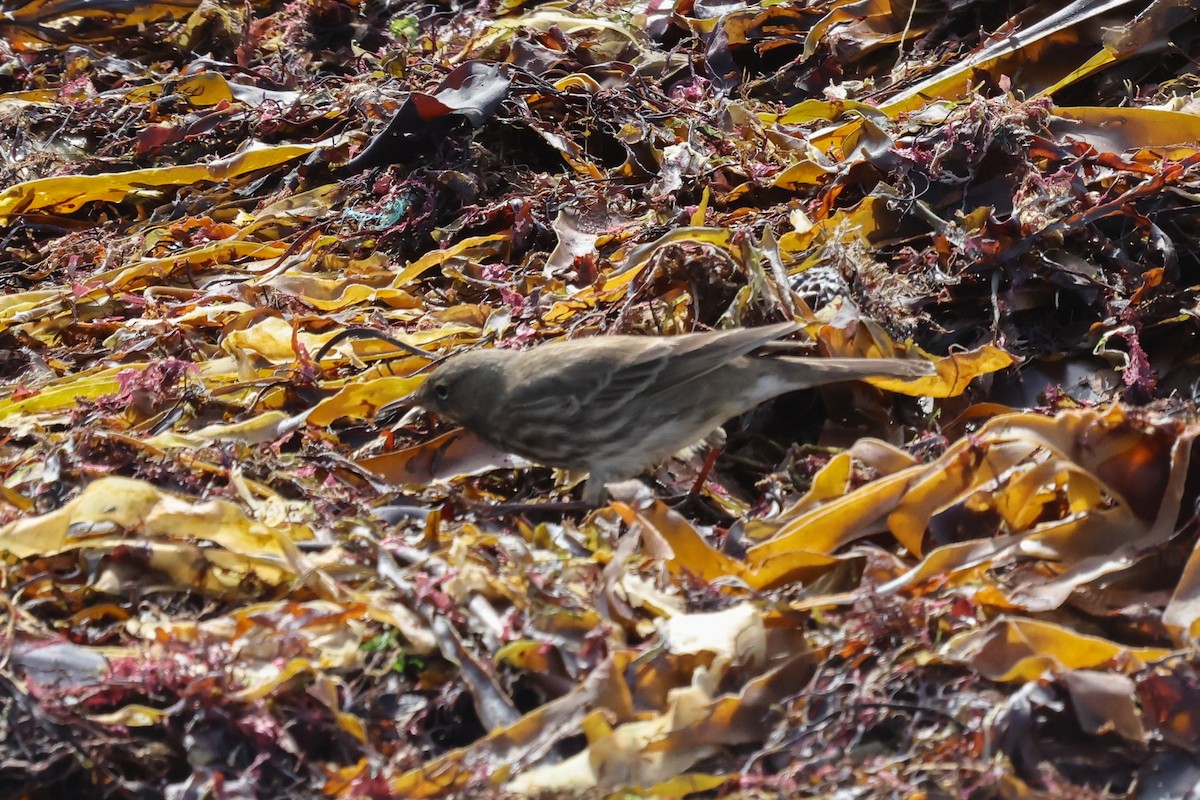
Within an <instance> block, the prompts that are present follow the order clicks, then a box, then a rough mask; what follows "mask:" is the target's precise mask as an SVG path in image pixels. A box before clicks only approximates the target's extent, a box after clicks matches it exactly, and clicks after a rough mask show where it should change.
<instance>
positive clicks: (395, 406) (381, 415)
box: [375, 392, 421, 427]
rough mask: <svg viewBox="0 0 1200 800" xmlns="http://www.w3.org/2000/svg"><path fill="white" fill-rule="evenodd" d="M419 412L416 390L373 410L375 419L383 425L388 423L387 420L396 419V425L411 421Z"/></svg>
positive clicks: (419, 401) (419, 402) (419, 405)
mask: <svg viewBox="0 0 1200 800" xmlns="http://www.w3.org/2000/svg"><path fill="white" fill-rule="evenodd" d="M420 413H421V399H420V397H418V396H417V393H416V392H413V393H412V394H409V395H406V396H405V397H401V398H400V399H399V400H393V401H392V402H390V403H388V404H387V405H385V406H383V407H382V408H380V409H379V410H378V411H376V412H375V419H376V420H378V421H379V422H381V423H382V424H384V425H390V424H391V423H390V422H389V420H393V419H396V420H398V421H397V422H396V423H395V426H396V427H399V426H400V425H404V424H407V423H408V422H411V421H412V420H413V419H414V418H415V417H416V416H417V415H418V414H420Z"/></svg>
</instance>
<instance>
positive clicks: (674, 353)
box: [654, 322, 800, 393]
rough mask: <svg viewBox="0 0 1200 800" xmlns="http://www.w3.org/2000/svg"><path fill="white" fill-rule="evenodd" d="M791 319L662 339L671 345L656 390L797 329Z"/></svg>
mask: <svg viewBox="0 0 1200 800" xmlns="http://www.w3.org/2000/svg"><path fill="white" fill-rule="evenodd" d="M799 329H800V326H799V325H797V324H796V323H794V322H781V323H778V324H776V325H763V326H761V327H758V328H739V329H736V330H731V331H714V332H712V333H690V334H686V335H684V336H677V337H673V338H672V339H670V340H667V341H666V342H664V344H665V345H667V346H668V347H670V353H669V357H668V359H667V363H666V365H665V367H664V368H663V369H662V370H661V371H660V372H659V373H658V375H657V381H658V385H657V386H656V387H655V390H654V391H655V393H658V392H663V391H666V390H668V389H671V388H672V387H675V386H679V385H681V384H684V383H687V382H688V381H694V380H696V379H697V378H699V377H702V376H704V375H707V374H708V373H710V372H712V371H713V370H715V369H718V368H720V367H722V366H724V365H725V364H728V363H729V362H730V361H732V360H733V359H735V358H738V357H739V356H744V355H746V354H747V353H750V352H753V351H754V350H757V349H758V348H759V347H762V346H763V345H764V344H767V343H768V342H773V341H775V340H776V339H779V338H781V337H783V336H787V335H788V334H789V333H794V332H795V331H797V330H799Z"/></svg>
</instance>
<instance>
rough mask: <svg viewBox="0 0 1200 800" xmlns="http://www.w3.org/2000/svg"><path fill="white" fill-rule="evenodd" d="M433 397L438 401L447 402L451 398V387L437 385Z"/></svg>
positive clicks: (434, 387)
mask: <svg viewBox="0 0 1200 800" xmlns="http://www.w3.org/2000/svg"><path fill="white" fill-rule="evenodd" d="M433 396H434V397H436V398H437V399H438V400H445V399H446V398H448V397H449V396H450V387H449V386H447V385H446V384H444V383H436V384H434V386H433Z"/></svg>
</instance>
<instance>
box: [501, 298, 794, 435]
mask: <svg viewBox="0 0 1200 800" xmlns="http://www.w3.org/2000/svg"><path fill="white" fill-rule="evenodd" d="M799 327H800V326H799V325H797V324H795V323H793V322H787V323H780V324H778V325H765V326H762V327H759V328H744V329H739V330H732V331H715V332H712V333H688V334H683V335H681V336H667V337H635V336H607V337H596V338H595V339H594V340H593V339H588V340H583V341H586V342H587V343H588V347H587V348H586V349H581V348H579V347H576V348H575V353H574V357H573V358H572V359H570V360H563V359H562V358H561V350H560V351H558V352H557V353H556V352H555V349H556V348H555V347H554V345H546V346H544V347H541V348H537V349H535V350H532V351H529V355H530V356H534V354H537V357H531V358H529V359H527V360H525V361H524V363H523V364H522V377H521V379H520V380H517V381H514V384H515V385H516V386H519V387H520V388H517V389H514V390H512V393H511V394H510V395H509V397H508V401H507V402H506V404H505V405H506V406H507V408H508V409H510V410H520V411H522V412H525V411H536V412H538V413H547V414H553V415H554V416H555V418H556V419H562V420H566V419H571V418H572V417H573V416H574V415H575V414H576V413H578V412H579V410H580V409H582V408H584V407H587V406H592V405H596V406H599V407H603V408H615V407H619V406H622V405H624V404H625V403H627V402H629V401H630V400H631V399H633V398H635V397H645V396H653V395H655V394H658V393H660V392H663V391H666V390H668V389H670V388H672V387H675V386H679V385H680V384H683V383H686V382H688V381H691V380H695V379H696V378H699V377H701V376H702V375H706V374H707V373H709V372H712V371H713V370H715V369H717V368H719V367H720V366H722V365H723V364H726V363H728V362H729V361H730V360H732V359H734V358H737V357H738V356H742V355H745V354H746V353H749V352H751V351H752V350H754V349H755V348H757V347H760V346H762V345H763V344H764V343H766V342H770V341H774V340H775V339H778V338H780V337H781V336H786V335H787V334H789V333H792V332H793V331H795V330H797V329H798V328H799ZM583 341H580V342H578V344H583ZM552 354H553V355H552ZM552 358H553V361H551V359H552Z"/></svg>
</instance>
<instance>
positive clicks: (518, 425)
mask: <svg viewBox="0 0 1200 800" xmlns="http://www.w3.org/2000/svg"><path fill="white" fill-rule="evenodd" d="M799 327H800V326H799V325H797V324H795V323H791V322H788V323H781V324H778V325H766V326H764V327H760V328H742V329H738V330H730V331H714V332H712V333H689V334H683V335H680V336H596V337H593V338H588V339H577V340H573V341H562V342H550V343H548V344H544V345H541V346H539V347H534V348H531V349H529V350H524V351H517V350H494V349H489V350H474V351H470V352H466V353H461V354H459V355H456V356H452V357H451V358H449V359H447V360H446V361H445V362H444V363H442V364H441V365H439V366H438V367H436V368H435V369H434V370H433V371H432V372H431V373H430V374H429V377H428V378H426V380H425V382H424V383H423V384H422V385H421V387H420V388H419V389H418V390H417V392H416V394H415V396H414V401H415V402H416V403H417V404H419V405H421V406H423V407H424V408H426V409H428V410H429V411H432V412H434V413H435V414H438V415H440V416H444V417H447V418H448V419H450V420H452V421H453V422H456V423H458V424H460V425H462V426H463V427H464V428H466V429H467V430H469V431H470V432H471V433H473V434H475V435H476V436H478V437H479V438H480V439H483V440H484V441H486V442H489V443H491V444H494V445H497V446H498V447H501V448H503V449H505V450H508V451H509V452H511V453H516V454H517V455H519V456H523V457H525V458H528V459H530V460H532V461H537V462H539V463H541V464H545V465H547V466H551V467H562V468H565V469H571V470H580V471H585V472H587V473H588V474H589V478H588V483H587V487H586V489H585V490H584V495H583V499H584V501H585V502H587V503H589V504H592V505H599V504H600V503H601V502H602V501H603V499H604V496H605V484H607V483H611V482H614V481H619V480H627V479H629V478H632V477H635V476H636V475H638V474H639V473H641V472H643V471H644V470H645V469H647V468H648V467H650V466H653V465H654V464H656V463H658V462H660V461H662V460H664V459H665V458H667V457H668V456H670V455H671V454H673V453H676V452H678V451H679V450H681V449H683V448H684V447H687V446H688V445H691V444H694V443H696V442H698V441H700V440H701V439H703V438H704V437H705V436H707V435H708V434H709V433H711V432H712V431H713V430H714V429H715V428H717V427H718V426H719V425H720V424H721V423H723V422H725V421H726V420H728V419H730V418H731V417H735V416H737V415H738V414H742V413H744V412H746V411H749V410H750V409H752V408H754V407H755V406H757V405H758V404H760V403H762V402H765V401H767V400H770V399H771V398H772V397H776V396H777V395H781V394H784V393H785V392H791V391H795V390H797V389H807V388H810V387H813V386H820V385H822V384H826V383H836V382H838V381H847V380H857V379H859V378H869V377H894V378H918V377H922V376H925V375H932V374H933V373H934V368H933V365H932V364H931V363H930V362H928V361H915V360H913V361H906V360H901V359H895V358H800V357H796V356H788V355H782V354H781V353H780V351H781V350H783V349H787V347H786V343H782V342H776V340H777V339H780V338H781V337H783V336H787V335H788V334H790V333H794V332H795V331H796V330H798V329H799Z"/></svg>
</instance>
